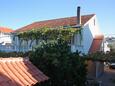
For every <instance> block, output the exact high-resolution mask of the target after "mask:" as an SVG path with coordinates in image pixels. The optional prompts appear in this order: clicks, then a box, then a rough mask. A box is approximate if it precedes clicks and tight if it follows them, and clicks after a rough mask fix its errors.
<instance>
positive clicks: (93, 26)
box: [71, 15, 102, 54]
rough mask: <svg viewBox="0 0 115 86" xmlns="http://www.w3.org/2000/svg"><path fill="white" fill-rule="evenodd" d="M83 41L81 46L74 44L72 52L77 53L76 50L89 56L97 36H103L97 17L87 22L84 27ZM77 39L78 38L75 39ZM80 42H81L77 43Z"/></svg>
mask: <svg viewBox="0 0 115 86" xmlns="http://www.w3.org/2000/svg"><path fill="white" fill-rule="evenodd" d="M82 28H83V29H82V36H83V37H82V40H81V45H76V43H74V44H72V47H71V50H72V52H75V51H76V50H78V51H81V52H82V53H85V54H87V53H88V52H89V49H90V47H91V45H92V42H93V39H94V38H95V36H97V35H102V33H101V32H100V31H99V26H98V21H97V18H96V15H94V16H93V17H92V18H91V19H90V20H89V21H88V22H86V23H85V24H84V25H83V27H82ZM75 39H77V37H75ZM77 42H79V41H77Z"/></svg>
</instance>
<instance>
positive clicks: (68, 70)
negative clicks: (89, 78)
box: [30, 42, 86, 86]
mask: <svg viewBox="0 0 115 86" xmlns="http://www.w3.org/2000/svg"><path fill="white" fill-rule="evenodd" d="M79 54H80V53H79V52H76V53H71V50H70V47H69V46H68V44H67V43H66V42H60V43H59V42H57V43H53V42H52V43H46V44H45V43H44V44H42V45H41V46H39V47H38V48H36V50H35V51H34V52H32V53H31V54H30V60H31V61H32V63H33V64H34V65H36V66H37V67H38V68H39V69H40V70H41V71H43V72H44V73H45V74H46V75H47V76H48V77H49V78H50V79H49V81H47V82H46V83H43V84H41V85H37V86H85V81H86V65H85V61H84V60H83V59H82V58H81V57H80V55H79Z"/></svg>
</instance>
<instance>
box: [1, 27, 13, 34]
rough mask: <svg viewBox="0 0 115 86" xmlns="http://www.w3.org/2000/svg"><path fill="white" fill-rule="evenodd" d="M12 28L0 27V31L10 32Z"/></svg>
mask: <svg viewBox="0 0 115 86" xmlns="http://www.w3.org/2000/svg"><path fill="white" fill-rule="evenodd" d="M12 31H13V30H12V29H10V28H6V27H0V32H3V33H10V32H12Z"/></svg>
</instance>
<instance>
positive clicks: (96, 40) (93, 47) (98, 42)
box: [89, 35, 104, 53]
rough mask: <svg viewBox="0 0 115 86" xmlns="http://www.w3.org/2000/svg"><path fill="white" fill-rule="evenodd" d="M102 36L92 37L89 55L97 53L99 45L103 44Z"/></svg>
mask: <svg viewBox="0 0 115 86" xmlns="http://www.w3.org/2000/svg"><path fill="white" fill-rule="evenodd" d="M103 39H104V36H103V35H97V36H95V37H94V39H93V42H92V45H91V47H90V49H89V53H95V52H97V51H100V47H101V44H102V42H103Z"/></svg>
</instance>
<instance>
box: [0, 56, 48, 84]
mask: <svg viewBox="0 0 115 86" xmlns="http://www.w3.org/2000/svg"><path fill="white" fill-rule="evenodd" d="M45 80H48V77H47V76H45V75H44V74H43V73H42V72H41V71H40V70H39V69H37V68H36V67H35V66H34V65H33V64H32V63H31V62H30V61H29V60H28V59H24V58H0V86H32V85H34V84H36V83H40V82H43V81H45Z"/></svg>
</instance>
